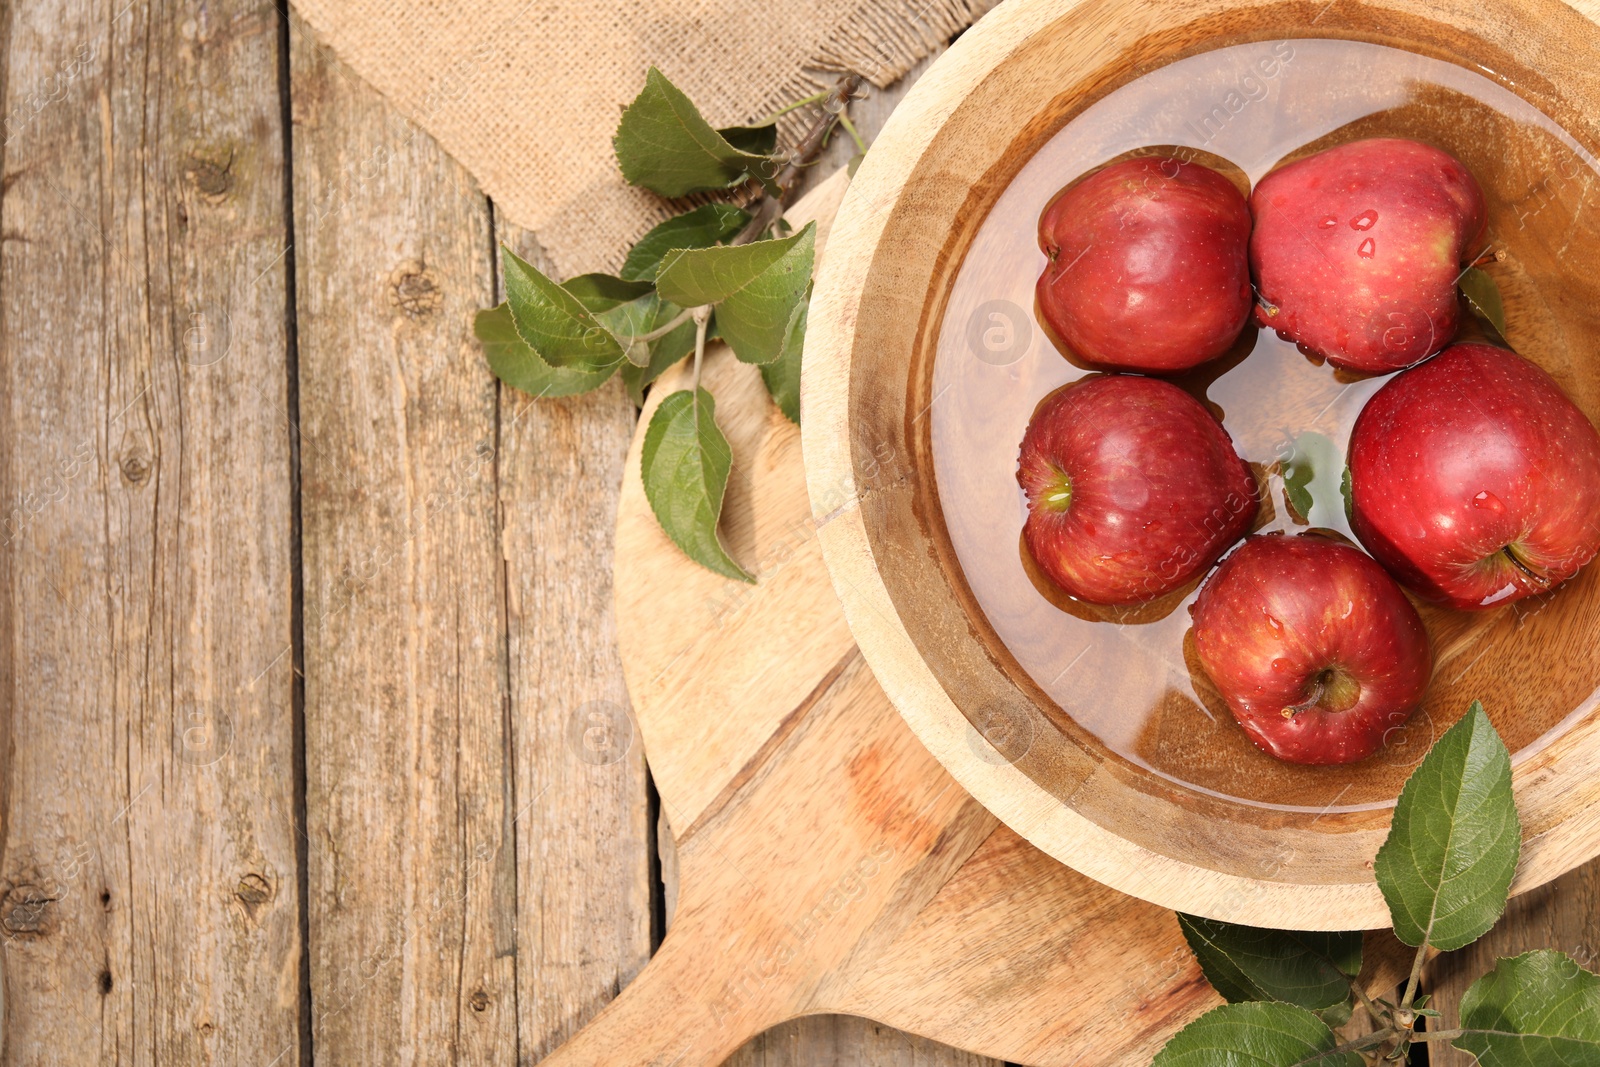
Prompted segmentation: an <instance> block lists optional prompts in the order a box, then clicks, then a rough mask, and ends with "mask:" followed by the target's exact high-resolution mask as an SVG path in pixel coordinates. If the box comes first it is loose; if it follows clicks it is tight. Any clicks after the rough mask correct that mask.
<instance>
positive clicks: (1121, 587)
mask: <svg viewBox="0 0 1600 1067" xmlns="http://www.w3.org/2000/svg"><path fill="white" fill-rule="evenodd" d="M1017 481H1018V482H1020V483H1021V485H1022V488H1023V490H1024V491H1025V492H1026V493H1027V496H1028V519H1027V522H1026V523H1025V524H1024V526H1023V536H1024V538H1025V539H1026V542H1027V546H1028V551H1029V552H1030V553H1031V554H1032V556H1033V558H1034V560H1035V562H1037V563H1038V565H1039V567H1040V569H1041V570H1043V571H1044V572H1045V574H1046V575H1048V576H1049V577H1050V579H1051V580H1052V581H1054V582H1055V583H1056V584H1057V585H1059V586H1060V587H1061V588H1062V589H1065V590H1066V591H1067V592H1068V593H1070V594H1072V595H1073V596H1075V597H1078V598H1079V599H1081V600H1087V601H1089V602H1090V603H1094V604H1137V603H1140V602H1142V601H1145V600H1150V599H1153V598H1155V597H1158V596H1160V595H1161V594H1163V593H1166V592H1169V591H1171V590H1173V589H1176V588H1178V587H1180V586H1182V585H1183V584H1184V583H1186V582H1188V581H1189V580H1190V579H1191V578H1193V577H1194V576H1195V575H1197V574H1199V573H1200V572H1201V571H1203V570H1205V568H1207V567H1209V566H1211V564H1212V563H1213V562H1214V561H1215V560H1216V558H1217V557H1218V556H1220V555H1221V554H1222V553H1223V552H1224V551H1225V550H1226V549H1227V547H1228V546H1229V545H1231V544H1232V543H1233V542H1235V541H1237V540H1238V539H1239V538H1240V537H1242V536H1244V533H1245V531H1247V530H1248V529H1249V528H1250V523H1251V520H1253V519H1254V518H1255V514H1256V509H1257V499H1256V480H1255V476H1254V475H1253V474H1251V472H1250V468H1249V467H1248V466H1246V465H1245V462H1244V460H1242V459H1240V458H1239V455H1238V453H1236V452H1235V451H1234V450H1233V442H1232V440H1230V439H1229V437H1228V432H1227V431H1226V430H1224V429H1223V428H1222V424H1221V423H1219V422H1217V420H1216V419H1215V418H1213V417H1212V415H1211V412H1209V411H1207V410H1206V408H1205V406H1204V405H1203V404H1201V403H1200V401H1198V400H1196V399H1195V398H1194V397H1192V396H1190V395H1189V394H1188V393H1186V392H1184V391H1183V390H1182V389H1179V388H1178V387H1177V386H1175V385H1171V384H1169V383H1167V382H1163V381H1158V380H1156V379H1154V378H1135V377H1127V376H1122V375H1114V376H1096V377H1091V378H1086V379H1084V380H1082V381H1080V382H1076V383H1074V384H1072V385H1069V386H1067V387H1065V388H1063V389H1059V390H1057V391H1056V392H1054V393H1052V394H1050V395H1049V396H1048V397H1046V398H1045V399H1044V402H1043V403H1041V404H1040V405H1039V407H1038V409H1037V410H1036V411H1035V412H1034V413H1033V420H1032V421H1031V422H1029V423H1028V430H1027V433H1026V434H1024V435H1023V438H1022V449H1021V459H1020V461H1019V463H1018V466H1017Z"/></svg>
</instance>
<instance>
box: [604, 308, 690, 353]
mask: <svg viewBox="0 0 1600 1067" xmlns="http://www.w3.org/2000/svg"><path fill="white" fill-rule="evenodd" d="M693 314H694V308H684V309H683V310H682V311H680V312H678V314H676V315H674V316H673V317H672V321H671V322H668V323H667V324H666V325H665V326H657V327H656V328H655V329H653V330H651V331H650V332H649V333H641V334H639V336H637V337H628V338H622V337H619V338H617V340H618V341H624V340H625V341H626V342H627V343H626V344H624V345H623V347H624V348H630V347H632V346H633V345H636V344H649V343H650V342H651V341H659V340H661V339H662V338H663V337H665V336H666V335H667V334H669V333H671V332H672V331H673V330H676V329H677V328H678V327H679V326H682V325H683V324H684V322H685V321H686V320H687V319H688V318H689V316H690V315H693Z"/></svg>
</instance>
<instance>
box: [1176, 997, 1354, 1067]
mask: <svg viewBox="0 0 1600 1067" xmlns="http://www.w3.org/2000/svg"><path fill="white" fill-rule="evenodd" d="M1337 1047H1338V1038H1336V1037H1335V1036H1334V1033H1333V1031H1332V1030H1330V1029H1328V1024H1327V1023H1325V1022H1323V1021H1322V1020H1321V1019H1319V1018H1317V1017H1316V1016H1315V1015H1313V1014H1311V1012H1309V1011H1307V1010H1306V1009H1304V1008H1300V1007H1296V1006H1295V1005H1293V1004H1279V1003H1276V1002H1273V1001H1257V1002H1255V1003H1250V1004H1224V1005H1223V1006H1222V1007H1220V1008H1212V1009H1211V1010H1210V1011H1208V1012H1206V1013H1205V1014H1204V1015H1202V1016H1200V1018H1198V1019H1196V1020H1195V1021H1194V1022H1192V1023H1190V1024H1189V1025H1188V1026H1185V1027H1184V1028H1183V1029H1182V1030H1179V1031H1178V1032H1177V1034H1175V1035H1174V1036H1173V1038H1172V1040H1170V1041H1168V1042H1167V1044H1166V1047H1165V1048H1163V1049H1162V1050H1161V1051H1160V1052H1159V1053H1157V1054H1156V1058H1155V1059H1154V1060H1152V1061H1150V1067H1301V1065H1305V1067H1309V1065H1311V1064H1316V1065H1317V1067H1361V1057H1360V1056H1357V1055H1356V1054H1355V1053H1354V1052H1334V1049H1335V1048H1337Z"/></svg>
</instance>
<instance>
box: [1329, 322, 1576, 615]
mask: <svg viewBox="0 0 1600 1067" xmlns="http://www.w3.org/2000/svg"><path fill="white" fill-rule="evenodd" d="M1350 502H1351V515H1350V518H1351V526H1352V527H1353V528H1354V530H1355V532H1356V536H1357V537H1359V538H1361V543H1362V544H1363V545H1365V546H1366V547H1367V551H1369V552H1371V553H1372V554H1373V555H1374V556H1376V557H1377V558H1378V560H1379V562H1381V563H1382V564H1383V565H1384V566H1385V567H1388V568H1389V570H1390V572H1391V573H1393V574H1394V575H1395V577H1397V578H1399V579H1400V580H1401V581H1402V582H1404V583H1406V584H1407V585H1409V586H1410V587H1411V588H1412V589H1414V590H1416V591H1417V593H1418V594H1419V595H1421V596H1423V597H1426V598H1427V599H1429V600H1434V601H1438V602H1439V603H1442V604H1448V605H1450V606H1451V607H1456V608H1487V607H1493V606H1495V605H1497V604H1505V603H1509V602H1510V601H1513V600H1517V599H1520V598H1521V597H1525V596H1531V595H1533V594H1535V593H1543V592H1546V591H1547V590H1550V589H1553V588H1555V587H1556V586H1557V585H1559V584H1561V583H1562V582H1564V581H1566V580H1567V579H1568V578H1570V577H1572V575H1574V574H1575V573H1577V570H1578V568H1579V567H1582V566H1583V565H1584V564H1585V563H1588V562H1589V561H1590V560H1591V559H1593V558H1594V555H1595V552H1596V550H1597V549H1600V434H1596V433H1595V429H1594V427H1593V426H1592V425H1591V424H1590V422H1589V420H1588V419H1587V418H1586V417H1585V416H1584V414H1583V412H1582V411H1579V410H1578V407H1577V405H1575V404H1574V403H1573V402H1572V401H1571V400H1569V399H1568V398H1567V395H1566V394H1565V393H1563V392H1562V391H1561V387H1560V386H1558V385H1556V383H1555V381H1554V380H1553V379H1551V377H1550V375H1548V374H1546V373H1545V372H1544V371H1542V370H1540V369H1539V368H1538V367H1536V366H1534V365H1533V364H1532V363H1529V362H1528V361H1527V360H1525V359H1523V358H1522V357H1521V356H1518V355H1517V354H1516V353H1514V352H1508V351H1506V350H1505V349H1503V348H1495V347H1494V346H1492V345H1479V344H1470V345H1469V344H1464V345H1455V346H1453V347H1451V348H1447V349H1445V351H1443V352H1441V353H1440V354H1439V355H1437V356H1435V357H1434V358H1433V359H1430V360H1429V361H1428V362H1426V363H1424V364H1422V365H1421V366H1420V367H1414V368H1412V369H1411V370H1408V371H1406V372H1405V373H1403V374H1400V375H1397V376H1396V377H1395V378H1394V379H1393V380H1391V381H1389V382H1387V383H1386V384H1385V385H1384V387H1383V388H1382V389H1379V390H1378V392H1377V393H1376V394H1375V395H1374V396H1373V397H1372V399H1371V400H1369V401H1367V405H1366V407H1364V408H1363V409H1362V410H1361V414H1360V416H1359V417H1358V418H1357V419H1356V424H1355V428H1354V430H1353V431H1352V432H1351V434H1350Z"/></svg>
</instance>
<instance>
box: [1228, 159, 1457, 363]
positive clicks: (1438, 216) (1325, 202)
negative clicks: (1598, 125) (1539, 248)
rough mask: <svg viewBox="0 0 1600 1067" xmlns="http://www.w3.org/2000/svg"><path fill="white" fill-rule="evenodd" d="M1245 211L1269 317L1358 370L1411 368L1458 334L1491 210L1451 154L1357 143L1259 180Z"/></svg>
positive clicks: (1265, 319) (1261, 315)
mask: <svg viewBox="0 0 1600 1067" xmlns="http://www.w3.org/2000/svg"><path fill="white" fill-rule="evenodd" d="M1250 209H1251V212H1252V213H1253V214H1254V215H1255V220H1256V227H1255V233H1254V234H1253V235H1252V236H1251V238H1250V265H1251V266H1252V267H1253V268H1254V269H1255V273H1256V289H1257V291H1258V292H1259V293H1260V296H1261V300H1262V302H1263V303H1262V304H1260V305H1258V306H1257V308H1256V318H1257V320H1258V321H1260V322H1261V324H1262V325H1264V326H1269V327H1271V328H1272V329H1274V330H1276V331H1277V332H1278V334H1279V335H1280V336H1282V337H1286V338H1288V339H1289V340H1291V341H1297V342H1299V343H1300V345H1301V346H1302V347H1303V348H1305V349H1308V350H1309V351H1311V352H1314V353H1317V354H1318V355H1321V356H1324V357H1326V358H1327V360H1328V361H1329V362H1330V363H1334V364H1336V365H1338V366H1341V367H1347V368H1349V369H1351V370H1357V371H1391V370H1397V369H1399V368H1400V367H1406V366H1409V365H1411V364H1413V363H1415V362H1417V361H1418V360H1419V359H1423V358H1425V357H1427V356H1429V355H1431V354H1432V353H1434V352H1437V351H1438V350H1439V349H1441V348H1443V347H1444V346H1445V345H1447V344H1449V343H1450V339H1451V338H1452V337H1454V336H1455V332H1456V325H1457V318H1458V315H1459V301H1458V300H1457V299H1456V282H1457V280H1458V279H1459V278H1460V277H1461V270H1462V266H1463V264H1464V263H1465V262H1466V261H1467V260H1468V258H1469V257H1471V256H1474V255H1477V254H1478V253H1479V252H1480V251H1482V249H1481V248H1480V247H1479V245H1480V242H1481V241H1482V235H1483V229H1484V218H1485V214H1484V205H1483V192H1482V190H1480V189H1479V188H1478V183H1477V181H1476V180H1475V179H1474V178H1473V177H1472V174H1471V173H1470V172H1469V171H1468V170H1467V168H1466V167H1464V166H1462V165H1461V163H1460V161H1458V160H1457V159H1456V158H1455V157H1454V156H1452V155H1450V154H1449V153H1448V152H1444V151H1441V150H1440V149H1437V148H1434V147H1432V146H1431V145H1425V144H1420V143H1418V142H1416V141H1405V140H1399V139H1396V138H1391V137H1379V138H1373V139H1371V140H1366V141H1352V142H1350V143H1349V144H1343V145H1339V146H1338V147H1337V148H1329V149H1326V150H1324V151H1322V152H1318V153H1317V154H1316V155H1312V156H1307V157H1306V158H1304V159H1299V160H1296V161H1295V162H1293V163H1290V164H1288V165H1286V166H1283V167H1280V168H1279V169H1277V170H1275V171H1273V172H1272V173H1271V174H1268V175H1267V176H1266V177H1265V178H1262V179H1261V181H1260V182H1259V183H1257V185H1256V189H1255V192H1254V193H1253V194H1252V195H1251V197H1250Z"/></svg>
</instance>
